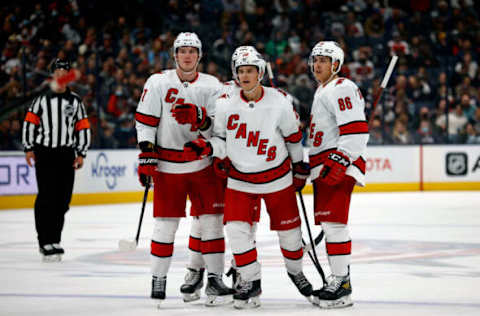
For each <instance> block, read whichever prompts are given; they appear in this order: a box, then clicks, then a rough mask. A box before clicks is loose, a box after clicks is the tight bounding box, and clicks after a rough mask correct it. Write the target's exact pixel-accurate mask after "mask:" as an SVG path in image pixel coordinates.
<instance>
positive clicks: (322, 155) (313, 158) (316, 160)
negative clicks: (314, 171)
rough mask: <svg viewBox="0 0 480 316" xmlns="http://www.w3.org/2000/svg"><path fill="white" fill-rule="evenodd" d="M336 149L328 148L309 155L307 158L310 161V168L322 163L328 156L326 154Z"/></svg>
mask: <svg viewBox="0 0 480 316" xmlns="http://www.w3.org/2000/svg"><path fill="white" fill-rule="evenodd" d="M336 149H337V148H328V149H325V150H324V151H321V152H319V153H316V154H314V155H310V156H309V158H308V159H309V163H310V168H315V167H317V166H319V165H322V164H323V163H324V162H325V160H326V159H327V158H328V154H329V153H331V152H332V151H334V150H336Z"/></svg>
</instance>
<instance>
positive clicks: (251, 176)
mask: <svg viewBox="0 0 480 316" xmlns="http://www.w3.org/2000/svg"><path fill="white" fill-rule="evenodd" d="M290 170H291V167H290V157H287V158H285V160H284V161H283V162H282V163H281V164H280V165H279V166H276V167H273V168H271V169H268V170H264V171H260V172H249V173H246V172H241V171H238V170H237V169H236V168H235V167H234V166H233V165H232V167H231V168H230V171H229V173H228V177H229V178H232V179H235V180H240V181H243V182H248V183H253V184H264V183H270V182H273V181H275V180H277V179H280V178H282V177H284V176H285V175H286V174H288V173H289V172H290Z"/></svg>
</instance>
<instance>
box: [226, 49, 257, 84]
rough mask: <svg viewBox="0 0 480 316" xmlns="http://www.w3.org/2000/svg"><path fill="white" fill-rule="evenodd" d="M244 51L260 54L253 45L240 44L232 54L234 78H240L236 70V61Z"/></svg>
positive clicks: (231, 63) (231, 65) (231, 64)
mask: <svg viewBox="0 0 480 316" xmlns="http://www.w3.org/2000/svg"><path fill="white" fill-rule="evenodd" d="M243 53H252V54H258V51H257V50H256V49H255V47H253V46H239V47H237V48H236V49H235V51H234V52H233V54H232V60H231V62H230V67H231V69H232V75H233V79H235V80H238V76H237V73H236V71H235V62H236V60H237V59H238V58H239V57H240V56H241V55H242V54H243Z"/></svg>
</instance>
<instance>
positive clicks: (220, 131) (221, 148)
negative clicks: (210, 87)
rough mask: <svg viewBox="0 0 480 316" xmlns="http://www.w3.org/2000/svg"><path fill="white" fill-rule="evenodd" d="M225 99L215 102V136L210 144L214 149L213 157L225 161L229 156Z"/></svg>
mask: <svg viewBox="0 0 480 316" xmlns="http://www.w3.org/2000/svg"><path fill="white" fill-rule="evenodd" d="M225 102H226V99H225V98H219V99H217V101H216V102H215V104H216V115H215V120H214V121H213V135H212V138H211V139H210V143H211V145H212V149H213V156H214V157H217V158H220V159H224V158H225V157H226V156H227V145H226V137H227V136H226V135H227V123H226V111H225V105H226V104H225Z"/></svg>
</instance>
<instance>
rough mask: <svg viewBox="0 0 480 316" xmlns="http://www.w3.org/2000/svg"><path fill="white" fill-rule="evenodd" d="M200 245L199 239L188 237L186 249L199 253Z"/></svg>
mask: <svg viewBox="0 0 480 316" xmlns="http://www.w3.org/2000/svg"><path fill="white" fill-rule="evenodd" d="M200 243H201V240H200V238H197V237H193V236H190V239H189V240H188V249H190V250H192V251H196V252H201V246H200Z"/></svg>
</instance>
